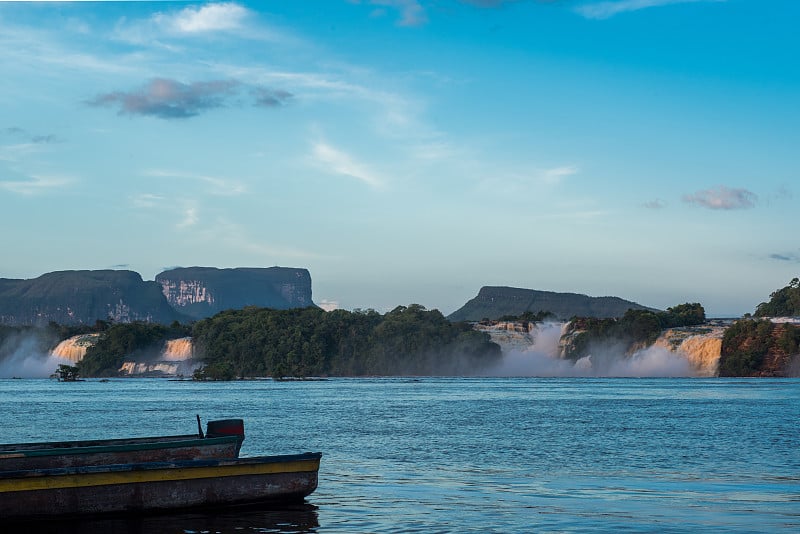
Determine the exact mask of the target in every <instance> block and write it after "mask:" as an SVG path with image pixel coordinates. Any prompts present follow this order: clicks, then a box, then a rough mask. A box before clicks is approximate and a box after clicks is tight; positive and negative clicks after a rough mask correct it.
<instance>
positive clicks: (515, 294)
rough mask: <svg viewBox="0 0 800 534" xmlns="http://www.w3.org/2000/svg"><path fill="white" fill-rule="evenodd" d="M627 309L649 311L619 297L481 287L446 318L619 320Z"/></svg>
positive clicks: (459, 319)
mask: <svg viewBox="0 0 800 534" xmlns="http://www.w3.org/2000/svg"><path fill="white" fill-rule="evenodd" d="M629 309H634V310H652V308H647V307H645V306H642V305H641V304H637V303H635V302H631V301H629V300H624V299H621V298H619V297H590V296H587V295H581V294H578V293H556V292H553V291H537V290H533V289H520V288H515V287H491V286H486V287H482V288H481V290H480V291H479V292H478V296H476V297H475V298H473V299H472V300H470V301H469V302H467V303H466V304H465V305H464V306H463V307H461V308H459V309H458V310H456V311H454V312H453V313H452V314H450V315H449V316H448V319H450V320H451V321H480V320H483V319H491V320H497V319H500V318H501V317H503V316H509V315H511V316H519V315H522V314H523V313H525V312H531V313H540V312H550V313H552V314H553V315H554V316H555V317H556V318H558V319H569V318H571V317H597V318H609V317H621V316H622V315H624V314H625V312H626V311H628V310H629Z"/></svg>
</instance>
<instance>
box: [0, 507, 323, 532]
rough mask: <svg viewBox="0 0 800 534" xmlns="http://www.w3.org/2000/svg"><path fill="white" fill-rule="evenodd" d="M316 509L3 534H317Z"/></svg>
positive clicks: (90, 523) (113, 520) (68, 524)
mask: <svg viewBox="0 0 800 534" xmlns="http://www.w3.org/2000/svg"><path fill="white" fill-rule="evenodd" d="M317 527H319V520H318V517H317V508H316V507H315V506H313V505H311V504H307V503H306V504H302V505H294V506H291V507H284V508H281V509H276V508H274V507H273V508H265V507H258V506H247V507H229V508H220V509H217V510H211V511H203V512H198V511H191V512H182V513H175V514H158V515H142V516H136V517H127V516H126V517H117V516H115V517H104V518H83V519H77V518H76V519H68V520H64V519H58V520H46V521H21V522H16V523H13V524H8V523H6V524H4V525H3V526H2V529H1V530H2V531H3V532H22V533H37V534H39V533H42V534H155V533H158V534H161V533H163V534H201V533H202V534H206V533H208V534H228V533H236V534H242V533H246V532H258V533H279V534H300V533H304V532H316V531H317Z"/></svg>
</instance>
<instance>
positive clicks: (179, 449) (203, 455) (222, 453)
mask: <svg viewBox="0 0 800 534" xmlns="http://www.w3.org/2000/svg"><path fill="white" fill-rule="evenodd" d="M198 425H199V420H198ZM198 428H199V427H198ZM242 441H244V423H243V421H242V420H241V419H225V420H221V421H209V422H208V431H207V433H206V434H205V435H204V434H203V432H202V429H199V431H198V434H190V435H182V436H156V437H141V438H123V439H105V440H83V441H57V442H50V443H11V444H5V445H0V471H16V470H24V469H48V468H58V467H80V466H90V465H109V464H124V463H143V462H157V461H171V460H200V459H214V458H236V457H237V456H238V455H239V450H240V448H241V445H242Z"/></svg>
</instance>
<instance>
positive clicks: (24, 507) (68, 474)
mask: <svg viewBox="0 0 800 534" xmlns="http://www.w3.org/2000/svg"><path fill="white" fill-rule="evenodd" d="M321 457H322V455H321V454H320V453H304V454H296V455H282V456H260V457H254V458H232V459H211V460H184V461H173V462H146V463H132V464H115V465H98V466H83V467H69V468H59V469H29V470H19V471H2V472H0V520H3V519H9V520H10V519H20V518H38V517H54V516H74V515H83V514H102V513H142V512H154V511H160V510H161V511H163V510H171V509H183V508H192V507H200V506H202V507H210V506H228V505H239V504H256V503H289V502H298V501H302V500H303V499H304V498H305V497H306V496H308V495H310V494H311V493H312V492H313V491H314V490H315V489H316V488H317V481H318V480H317V475H318V472H319V463H320V458H321Z"/></svg>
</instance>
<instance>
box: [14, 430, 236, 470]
mask: <svg viewBox="0 0 800 534" xmlns="http://www.w3.org/2000/svg"><path fill="white" fill-rule="evenodd" d="M238 441H240V438H239V436H233V435H232V436H219V437H212V438H199V437H197V436H193V437H192V439H186V440H174V441H139V442H136V443H122V444H110V445H92V446H87V447H63V448H62V447H56V448H40V449H19V450H15V449H10V450H2V449H0V466H2V461H3V459H5V458H35V457H45V456H65V455H73V454H74V455H78V454H103V453H115V452H133V451H143V450H159V449H177V448H188V447H197V446H204V445H207V446H213V445H225V444H228V443H235V442H238Z"/></svg>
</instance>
